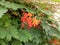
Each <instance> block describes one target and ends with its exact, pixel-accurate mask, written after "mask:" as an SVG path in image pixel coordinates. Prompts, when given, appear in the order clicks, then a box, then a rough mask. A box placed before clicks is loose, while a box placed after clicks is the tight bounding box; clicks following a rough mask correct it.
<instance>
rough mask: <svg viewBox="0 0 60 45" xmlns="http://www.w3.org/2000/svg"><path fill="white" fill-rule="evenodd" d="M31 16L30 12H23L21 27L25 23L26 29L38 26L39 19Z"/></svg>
mask: <svg viewBox="0 0 60 45" xmlns="http://www.w3.org/2000/svg"><path fill="white" fill-rule="evenodd" d="M32 16H33V15H32V14H31V13H24V15H23V17H21V22H22V28H23V27H24V25H26V26H27V28H28V29H30V28H31V27H39V26H38V25H39V23H40V20H37V19H36V17H33V18H32Z"/></svg>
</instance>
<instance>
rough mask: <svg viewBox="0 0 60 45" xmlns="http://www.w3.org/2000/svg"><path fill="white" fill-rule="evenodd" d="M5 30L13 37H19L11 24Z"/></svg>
mask: <svg viewBox="0 0 60 45" xmlns="http://www.w3.org/2000/svg"><path fill="white" fill-rule="evenodd" d="M7 31H8V32H9V34H10V35H11V36H12V37H13V38H15V39H19V33H18V31H17V28H16V27H12V26H11V27H9V28H8V30H7Z"/></svg>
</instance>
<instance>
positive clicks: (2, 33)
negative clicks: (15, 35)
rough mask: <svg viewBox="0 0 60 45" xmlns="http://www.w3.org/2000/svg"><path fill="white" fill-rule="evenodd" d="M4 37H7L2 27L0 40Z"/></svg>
mask: <svg viewBox="0 0 60 45" xmlns="http://www.w3.org/2000/svg"><path fill="white" fill-rule="evenodd" d="M6 35H7V33H6V30H5V29H4V28H3V27H0V38H1V39H4V38H5V37H6Z"/></svg>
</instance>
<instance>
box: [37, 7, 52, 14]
mask: <svg viewBox="0 0 60 45" xmlns="http://www.w3.org/2000/svg"><path fill="white" fill-rule="evenodd" d="M38 10H39V11H41V12H42V13H44V14H46V15H52V12H51V11H48V10H44V9H42V8H41V9H38Z"/></svg>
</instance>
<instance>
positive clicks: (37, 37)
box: [29, 28, 42, 44]
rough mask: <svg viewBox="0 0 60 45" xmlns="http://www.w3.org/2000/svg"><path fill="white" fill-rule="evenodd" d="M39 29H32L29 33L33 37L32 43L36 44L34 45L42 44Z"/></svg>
mask: <svg viewBox="0 0 60 45" xmlns="http://www.w3.org/2000/svg"><path fill="white" fill-rule="evenodd" d="M40 31H41V30H40V29H36V28H35V29H34V28H32V29H31V30H30V31H29V32H30V33H31V34H32V35H33V37H34V38H33V40H32V41H33V43H36V44H39V43H41V42H42V39H41V34H40Z"/></svg>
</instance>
